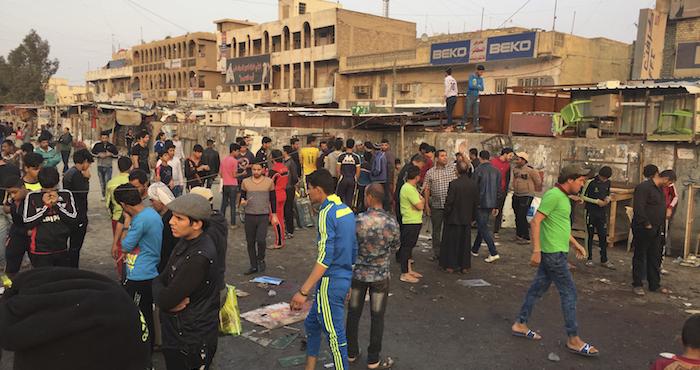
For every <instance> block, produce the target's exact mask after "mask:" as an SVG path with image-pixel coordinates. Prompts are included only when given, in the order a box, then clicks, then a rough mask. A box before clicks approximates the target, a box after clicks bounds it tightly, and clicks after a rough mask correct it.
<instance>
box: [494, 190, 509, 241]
mask: <svg viewBox="0 0 700 370" xmlns="http://www.w3.org/2000/svg"><path fill="white" fill-rule="evenodd" d="M506 195H507V194H506V193H503V194H501V193H498V215H496V217H495V219H494V222H493V233H494V234H498V231H500V230H501V224H502V223H503V206H504V205H505V204H506Z"/></svg>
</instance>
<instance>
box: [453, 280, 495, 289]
mask: <svg viewBox="0 0 700 370" xmlns="http://www.w3.org/2000/svg"><path fill="white" fill-rule="evenodd" d="M457 284H458V285H461V286H466V287H470V288H474V287H482V286H491V284H490V283H489V282H487V281H486V280H484V279H468V280H462V279H458V280H457Z"/></svg>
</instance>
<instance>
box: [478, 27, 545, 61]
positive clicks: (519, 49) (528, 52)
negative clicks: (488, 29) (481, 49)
mask: <svg viewBox="0 0 700 370" xmlns="http://www.w3.org/2000/svg"><path fill="white" fill-rule="evenodd" d="M536 38H537V33H535V32H526V33H519V34H515V35H505V36H496V37H489V39H488V45H487V46H488V47H487V52H486V60H503V59H516V58H532V57H534V56H535V40H536Z"/></svg>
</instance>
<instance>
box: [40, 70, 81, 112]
mask: <svg viewBox="0 0 700 370" xmlns="http://www.w3.org/2000/svg"><path fill="white" fill-rule="evenodd" d="M91 95H92V94H90V91H89V90H88V87H87V86H84V85H83V86H76V85H69V84H68V79H65V78H61V77H51V78H49V81H48V83H47V84H46V88H45V89H44V104H46V105H63V106H65V105H71V104H78V103H84V102H88V101H90V98H91Z"/></svg>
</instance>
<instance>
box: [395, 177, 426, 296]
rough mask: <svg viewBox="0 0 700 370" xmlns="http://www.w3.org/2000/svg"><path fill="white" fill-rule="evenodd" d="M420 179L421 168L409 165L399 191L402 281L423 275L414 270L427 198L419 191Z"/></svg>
mask: <svg viewBox="0 0 700 370" xmlns="http://www.w3.org/2000/svg"><path fill="white" fill-rule="evenodd" d="M418 181H420V168H418V167H416V166H414V165H409V167H408V169H407V170H406V183H404V184H403V186H401V190H400V191H399V206H400V210H401V247H400V249H399V254H398V256H399V261H400V262H401V277H400V278H399V279H400V280H401V281H403V282H406V283H413V284H415V283H417V282H419V281H420V280H418V279H419V278H421V277H423V275H421V274H419V273H417V272H415V271H413V266H411V263H412V262H413V258H412V250H413V247H415V246H416V243H417V242H418V235H420V229H421V227H422V226H423V208H425V199H423V197H422V196H421V195H420V193H419V192H418V188H417V187H416V184H417V183H418Z"/></svg>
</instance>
